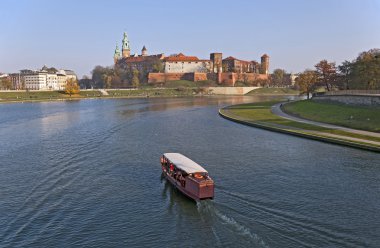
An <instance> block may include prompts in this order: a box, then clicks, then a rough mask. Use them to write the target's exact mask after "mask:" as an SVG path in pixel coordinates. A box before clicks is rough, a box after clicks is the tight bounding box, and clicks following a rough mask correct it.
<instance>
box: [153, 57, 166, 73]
mask: <svg viewBox="0 0 380 248" xmlns="http://www.w3.org/2000/svg"><path fill="white" fill-rule="evenodd" d="M152 64H153V65H152V68H153V72H164V63H163V62H162V61H161V60H160V59H155V60H154V61H153V62H152Z"/></svg>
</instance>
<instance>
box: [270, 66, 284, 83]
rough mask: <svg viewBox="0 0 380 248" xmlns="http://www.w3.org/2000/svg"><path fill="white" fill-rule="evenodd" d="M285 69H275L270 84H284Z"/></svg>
mask: <svg viewBox="0 0 380 248" xmlns="http://www.w3.org/2000/svg"><path fill="white" fill-rule="evenodd" d="M285 77H286V71H285V70H283V69H275V70H274V71H273V74H272V77H271V79H272V84H274V85H276V86H282V85H284V84H285Z"/></svg>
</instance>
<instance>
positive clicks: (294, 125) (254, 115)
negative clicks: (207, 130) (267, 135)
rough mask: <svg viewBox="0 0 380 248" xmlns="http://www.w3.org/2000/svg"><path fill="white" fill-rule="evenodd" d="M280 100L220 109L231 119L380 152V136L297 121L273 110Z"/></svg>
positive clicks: (249, 124)
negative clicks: (274, 112)
mask: <svg viewBox="0 0 380 248" xmlns="http://www.w3.org/2000/svg"><path fill="white" fill-rule="evenodd" d="M278 103H280V101H271V102H261V103H250V104H240V105H232V106H228V107H225V108H222V109H220V110H219V114H220V115H221V116H222V117H224V118H226V119H228V120H231V121H235V122H238V123H241V124H244V125H248V126H253V127H258V128H263V129H267V130H270V131H276V132H281V133H286V134H291V135H296V136H300V137H304V138H309V139H314V140H319V141H323V142H329V143H334V144H339V145H345V146H350V147H355V148H361V149H366V150H371V151H376V152H380V138H379V137H375V136H368V135H362V134H357V133H352V132H347V131H342V130H338V129H333V128H325V127H320V126H317V125H311V124H307V123H302V122H297V121H293V120H289V119H285V118H282V117H280V116H277V115H275V114H273V113H272V111H271V109H272V106H273V105H275V104H278Z"/></svg>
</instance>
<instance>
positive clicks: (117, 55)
mask: <svg viewBox="0 0 380 248" xmlns="http://www.w3.org/2000/svg"><path fill="white" fill-rule="evenodd" d="M119 59H120V50H119V46H118V45H117V44H116V48H115V53H114V54H113V62H114V63H115V65H116V63H117V61H118V60H119Z"/></svg>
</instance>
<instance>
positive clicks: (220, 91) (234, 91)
mask: <svg viewBox="0 0 380 248" xmlns="http://www.w3.org/2000/svg"><path fill="white" fill-rule="evenodd" d="M258 88H260V87H208V88H207V90H208V91H209V92H210V93H211V94H215V95H245V94H247V93H248V92H250V91H252V90H254V89H258Z"/></svg>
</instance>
